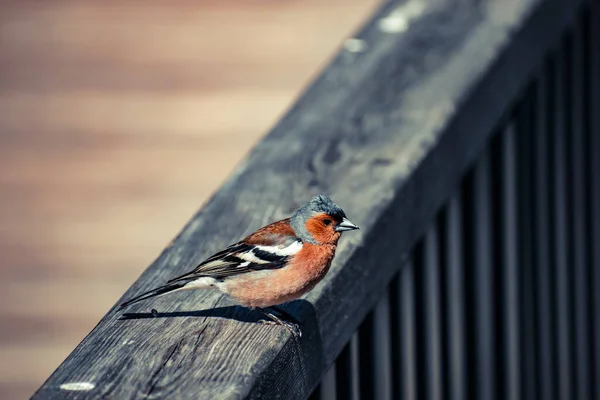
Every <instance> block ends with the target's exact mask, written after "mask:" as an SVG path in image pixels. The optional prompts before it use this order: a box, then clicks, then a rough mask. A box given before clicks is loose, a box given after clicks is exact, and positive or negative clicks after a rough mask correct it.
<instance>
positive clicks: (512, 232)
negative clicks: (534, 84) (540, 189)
mask: <svg viewBox="0 0 600 400" xmlns="http://www.w3.org/2000/svg"><path fill="white" fill-rule="evenodd" d="M500 143H501V160H502V175H503V179H502V199H501V200H502V219H503V226H504V229H503V232H502V234H503V235H502V236H503V237H502V253H503V261H504V265H502V267H501V268H502V271H501V273H502V275H503V282H504V285H503V291H504V293H503V296H502V298H503V300H504V304H503V307H502V311H503V314H504V322H505V324H504V326H503V327H502V329H503V330H504V332H503V333H504V344H505V350H506V352H505V354H503V357H506V359H505V362H504V364H503V365H504V369H505V370H504V376H505V379H506V389H505V393H506V398H507V399H515V400H516V399H519V398H520V395H519V393H520V392H519V391H520V377H521V371H520V365H521V364H520V357H519V355H520V348H519V304H520V301H519V290H518V282H519V278H518V267H517V243H518V240H519V232H518V229H517V194H516V170H515V169H516V151H517V150H516V146H515V132H514V128H513V126H512V125H510V126H509V127H508V128H507V129H505V131H504V132H503V133H502V138H501V142H500ZM522 268H531V266H530V265H523V266H522Z"/></svg>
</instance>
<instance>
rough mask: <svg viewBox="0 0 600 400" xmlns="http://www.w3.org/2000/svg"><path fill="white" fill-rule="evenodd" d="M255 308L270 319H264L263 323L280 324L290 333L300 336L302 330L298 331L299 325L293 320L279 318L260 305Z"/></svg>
mask: <svg viewBox="0 0 600 400" xmlns="http://www.w3.org/2000/svg"><path fill="white" fill-rule="evenodd" d="M256 309H257V310H258V311H260V312H261V313H263V315H264V316H265V317H267V318H269V319H270V320H271V321H264V323H272V324H277V325H282V326H284V327H285V328H286V329H288V330H289V331H290V332H292V334H294V335H298V337H300V336H302V331H300V327H299V326H298V324H295V323H293V322H288V321H284V320H282V319H281V318H279V317H278V316H276V315H275V314H273V313H272V312H269V311H266V310H264V309H262V308H260V307H257V308H256ZM282 315H283V314H282Z"/></svg>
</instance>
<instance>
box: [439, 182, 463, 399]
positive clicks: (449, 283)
mask: <svg viewBox="0 0 600 400" xmlns="http://www.w3.org/2000/svg"><path fill="white" fill-rule="evenodd" d="M445 218H446V221H445V228H446V230H445V245H446V265H445V266H444V270H445V273H446V279H445V281H446V299H445V301H444V305H443V307H444V310H445V312H446V314H447V316H448V317H447V320H448V327H447V336H446V339H447V340H446V343H445V344H446V349H447V352H448V360H447V371H448V374H449V379H448V386H449V387H448V388H447V390H448V394H449V398H451V399H464V398H466V394H467V388H466V379H467V374H466V371H467V368H466V367H467V360H466V358H467V357H466V352H467V346H466V339H465V338H466V336H465V335H466V333H465V288H464V286H465V285H464V280H465V275H464V273H465V271H464V268H465V265H464V253H463V251H464V250H463V249H464V243H463V238H464V235H463V226H462V221H463V216H462V193H461V191H458V192H457V193H455V194H454V195H453V196H452V198H451V200H450V202H449V203H448V206H447V208H446V211H445Z"/></svg>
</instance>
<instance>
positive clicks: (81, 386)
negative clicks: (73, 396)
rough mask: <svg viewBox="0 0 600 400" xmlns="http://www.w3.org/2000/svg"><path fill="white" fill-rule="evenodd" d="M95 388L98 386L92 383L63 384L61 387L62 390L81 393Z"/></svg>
mask: <svg viewBox="0 0 600 400" xmlns="http://www.w3.org/2000/svg"><path fill="white" fill-rule="evenodd" d="M95 387H96V385H94V384H93V383H90V382H70V383H63V384H62V385H60V388H61V389H62V390H70V391H81V392H85V391H88V390H92V389H93V388H95Z"/></svg>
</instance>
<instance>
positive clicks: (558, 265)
mask: <svg viewBox="0 0 600 400" xmlns="http://www.w3.org/2000/svg"><path fill="white" fill-rule="evenodd" d="M564 44H565V42H564V40H563V41H561V45H562V46H560V51H559V53H558V54H557V56H556V58H555V68H554V71H553V72H554V75H553V76H552V80H553V83H554V87H555V92H554V97H553V99H552V101H553V102H554V115H553V124H552V140H553V154H552V155H553V158H552V162H553V164H554V174H553V177H552V178H553V180H554V182H553V188H554V192H553V198H554V204H553V206H554V209H553V222H554V224H553V226H552V228H551V230H552V233H553V242H552V245H553V253H554V260H555V271H554V272H555V280H554V284H555V294H556V297H555V299H554V301H555V305H556V327H555V329H556V332H557V335H556V342H555V343H554V346H556V349H557V368H558V376H557V379H558V380H557V383H558V398H559V399H568V398H570V397H571V394H572V392H571V390H572V374H571V373H572V370H571V368H572V367H571V365H572V363H571V318H570V317H571V313H570V309H571V307H570V303H571V302H570V300H571V290H570V288H571V285H570V281H571V273H570V271H569V268H570V266H569V264H568V259H567V256H568V245H569V243H568V237H567V211H568V210H567V206H568V205H567V190H570V186H568V182H567V176H566V174H567V171H566V169H567V165H566V148H565V146H566V145H567V139H568V138H569V137H570V132H569V131H568V130H567V129H568V127H567V125H566V120H565V119H566V116H565V113H566V107H567V105H568V104H567V99H566V98H565V96H566V95H567V92H566V89H567V88H566V82H565V81H566V73H567V71H566V64H567V62H568V53H567V51H566V50H567V48H566V46H564Z"/></svg>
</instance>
